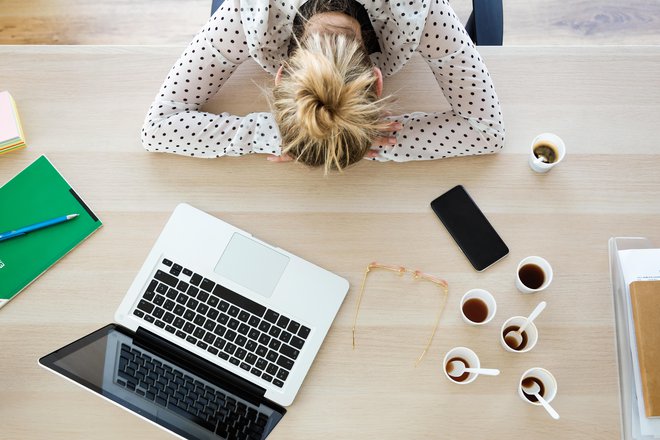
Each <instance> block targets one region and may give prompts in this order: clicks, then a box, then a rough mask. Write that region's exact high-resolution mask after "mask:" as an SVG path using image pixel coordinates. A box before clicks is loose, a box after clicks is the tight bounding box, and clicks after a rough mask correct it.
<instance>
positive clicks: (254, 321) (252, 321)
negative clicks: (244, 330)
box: [248, 315, 261, 327]
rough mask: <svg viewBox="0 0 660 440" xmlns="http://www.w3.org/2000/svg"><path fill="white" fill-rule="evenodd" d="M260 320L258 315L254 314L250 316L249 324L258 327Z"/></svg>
mask: <svg viewBox="0 0 660 440" xmlns="http://www.w3.org/2000/svg"><path fill="white" fill-rule="evenodd" d="M260 321H261V320H260V319H259V318H258V317H256V316H254V315H252V316H250V320H249V321H248V324H250V326H251V327H257V326H258V325H259V322H260Z"/></svg>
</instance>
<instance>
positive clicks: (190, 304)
mask: <svg viewBox="0 0 660 440" xmlns="http://www.w3.org/2000/svg"><path fill="white" fill-rule="evenodd" d="M198 305H199V301H197V300H196V299H195V298H190V299H189V300H188V302H187V303H186V307H188V308H189V309H191V310H195V309H196V308H197V306H198Z"/></svg>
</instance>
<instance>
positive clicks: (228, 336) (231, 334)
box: [225, 330, 236, 342]
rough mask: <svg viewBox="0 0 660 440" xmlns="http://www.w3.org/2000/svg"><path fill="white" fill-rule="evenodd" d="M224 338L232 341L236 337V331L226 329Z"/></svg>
mask: <svg viewBox="0 0 660 440" xmlns="http://www.w3.org/2000/svg"><path fill="white" fill-rule="evenodd" d="M225 339H226V340H228V341H231V342H234V339H236V332H235V331H233V330H227V332H226V333H225Z"/></svg>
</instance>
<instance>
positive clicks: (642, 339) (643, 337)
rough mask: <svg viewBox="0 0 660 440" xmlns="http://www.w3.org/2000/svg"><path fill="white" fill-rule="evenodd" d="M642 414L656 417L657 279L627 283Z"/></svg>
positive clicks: (659, 406)
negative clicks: (628, 285) (642, 397)
mask: <svg viewBox="0 0 660 440" xmlns="http://www.w3.org/2000/svg"><path fill="white" fill-rule="evenodd" d="M630 300H631V303H632V309H633V320H634V322H635V338H636V340H637V357H638V360H639V369H640V373H641V377H642V391H643V394H644V408H645V409H646V417H660V369H659V368H658V365H660V319H658V317H659V316H660V281H635V282H632V283H630Z"/></svg>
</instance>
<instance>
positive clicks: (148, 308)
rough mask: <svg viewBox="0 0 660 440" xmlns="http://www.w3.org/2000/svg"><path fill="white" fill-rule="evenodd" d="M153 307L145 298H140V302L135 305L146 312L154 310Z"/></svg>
mask: <svg viewBox="0 0 660 440" xmlns="http://www.w3.org/2000/svg"><path fill="white" fill-rule="evenodd" d="M154 307H155V306H154V305H153V304H151V303H150V302H147V301H145V300H140V302H139V303H138V306H137V308H138V309H140V310H142V311H144V312H147V313H151V312H152V311H153V310H154Z"/></svg>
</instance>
